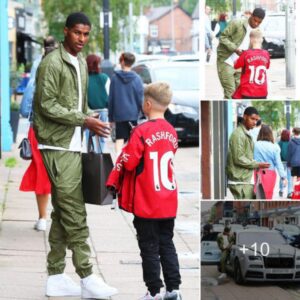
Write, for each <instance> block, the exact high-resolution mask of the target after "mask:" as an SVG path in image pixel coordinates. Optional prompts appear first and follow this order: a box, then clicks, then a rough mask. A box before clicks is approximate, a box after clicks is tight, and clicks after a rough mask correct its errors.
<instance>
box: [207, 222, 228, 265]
mask: <svg viewBox="0 0 300 300" xmlns="http://www.w3.org/2000/svg"><path fill="white" fill-rule="evenodd" d="M223 230H224V226H222V225H213V230H212V232H210V233H209V234H206V235H204V236H203V237H202V238H201V265H218V264H219V262H220V258H221V250H220V248H219V247H218V244H217V237H218V234H219V233H220V232H223Z"/></svg>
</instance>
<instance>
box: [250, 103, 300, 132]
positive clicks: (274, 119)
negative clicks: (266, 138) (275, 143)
mask: <svg viewBox="0 0 300 300" xmlns="http://www.w3.org/2000/svg"><path fill="white" fill-rule="evenodd" d="M290 103H291V127H294V126H295V121H296V120H297V115H298V114H299V111H300V103H299V101H291V102H290ZM252 105H253V106H254V107H255V108H256V109H257V110H258V112H259V115H260V117H261V119H262V121H263V123H264V124H267V125H270V126H271V127H272V129H274V130H278V129H283V128H286V115H285V109H284V106H285V102H284V101H255V102H252Z"/></svg>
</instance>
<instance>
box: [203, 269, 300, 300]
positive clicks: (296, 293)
mask: <svg viewBox="0 0 300 300" xmlns="http://www.w3.org/2000/svg"><path fill="white" fill-rule="evenodd" d="M219 274H220V273H219V272H218V270H217V266H201V299H203V300H253V299H255V300H283V299H284V300H296V299H299V297H300V288H299V284H280V285H279V284H278V283H274V284H271V283H246V284H245V285H237V284H236V283H235V282H234V281H233V279H232V278H231V277H230V276H228V278H227V279H226V280H224V282H222V284H219V283H218V280H217V277H218V276H219Z"/></svg>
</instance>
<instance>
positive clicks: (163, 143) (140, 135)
mask: <svg viewBox="0 0 300 300" xmlns="http://www.w3.org/2000/svg"><path fill="white" fill-rule="evenodd" d="M177 148H178V141H177V134H176V131H175V130H174V128H173V127H172V126H171V125H170V124H169V123H168V122H167V121H166V120H164V119H155V120H150V121H147V122H145V123H143V124H141V125H139V126H137V127H136V128H135V129H134V130H133V132H132V134H131V136H130V139H129V141H128V144H127V145H126V146H125V147H124V149H123V151H122V156H123V157H122V159H123V163H124V167H125V169H127V170H134V169H135V170H136V178H135V184H134V187H135V190H134V196H133V197H134V199H133V213H134V214H135V215H136V216H138V217H141V218H149V219H163V218H174V217H176V211H177V184H176V181H175V176H174V169H173V158H174V155H175V153H176V150H177Z"/></svg>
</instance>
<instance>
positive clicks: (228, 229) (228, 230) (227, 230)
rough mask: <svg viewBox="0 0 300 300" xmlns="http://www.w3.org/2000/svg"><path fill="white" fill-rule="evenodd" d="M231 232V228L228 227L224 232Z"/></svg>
mask: <svg viewBox="0 0 300 300" xmlns="http://www.w3.org/2000/svg"><path fill="white" fill-rule="evenodd" d="M230 230H231V228H230V227H228V226H227V227H224V231H223V232H226V233H229V232H230Z"/></svg>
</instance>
